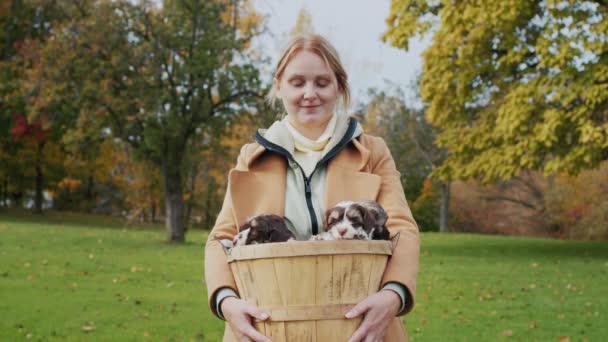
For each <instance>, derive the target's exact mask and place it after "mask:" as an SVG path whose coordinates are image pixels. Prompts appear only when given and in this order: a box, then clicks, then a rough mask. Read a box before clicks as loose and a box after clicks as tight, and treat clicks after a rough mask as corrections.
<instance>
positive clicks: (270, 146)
mask: <svg viewBox="0 0 608 342" xmlns="http://www.w3.org/2000/svg"><path fill="white" fill-rule="evenodd" d="M269 99H270V100H271V102H274V101H275V100H276V99H280V100H281V102H282V104H283V107H284V108H285V110H286V112H287V116H286V117H285V119H283V120H281V121H277V122H275V123H274V124H273V125H272V126H271V127H270V128H269V129H267V130H258V132H257V133H256V135H255V141H256V142H255V143H251V144H247V145H245V146H243V148H242V149H241V153H240V155H239V157H238V160H237V165H236V167H235V168H234V169H232V170H231V171H230V174H229V180H228V190H227V192H226V197H225V199H224V204H223V207H222V210H221V211H220V213H219V216H218V218H217V221H216V224H215V226H214V228H213V230H212V232H211V233H210V234H209V239H208V241H207V245H206V249H205V276H206V281H207V289H208V293H209V305H210V307H211V310H212V311H213V313H214V314H216V315H217V316H218V317H220V318H224V319H225V320H226V321H227V322H228V325H227V328H226V331H225V335H224V341H234V340H239V341H269V339H268V338H267V337H265V336H264V335H262V334H261V333H259V332H257V331H256V330H255V329H254V328H253V326H252V324H251V320H252V319H253V318H257V319H261V320H265V319H267V318H268V314H267V313H265V312H263V311H262V310H260V309H259V308H257V307H255V306H254V305H251V304H249V303H247V302H245V301H243V300H241V299H239V297H238V294H237V290H236V285H235V281H234V278H233V277H232V274H231V272H230V269H229V267H228V264H227V262H226V257H225V254H224V252H223V250H222V247H221V245H220V244H219V242H218V241H217V240H220V239H232V238H233V237H234V235H235V234H237V232H238V226H239V225H240V224H242V223H243V222H244V221H245V219H246V218H247V217H249V216H253V215H258V214H263V213H270V214H277V215H283V216H286V217H287V218H288V219H289V220H290V221H291V222H292V223H294V225H293V226H294V227H295V228H294V229H295V230H296V231H294V233H295V234H296V237H297V238H298V240H307V239H308V238H309V237H310V236H311V235H314V234H317V233H318V232H319V230H321V228H322V227H320V226H319V225H320V223H321V222H322V213H323V212H324V210H325V209H327V208H330V207H332V206H334V205H335V204H336V203H338V202H340V201H344V200H351V201H356V200H362V199H372V200H376V201H378V202H379V203H380V204H381V205H382V206H383V207H384V209H385V210H386V212H387V213H388V216H389V220H388V222H387V227H388V229H389V230H390V231H391V235H392V236H394V235H395V234H397V233H400V236H399V241H398V244H397V247H396V248H395V250H394V251H393V256H392V257H391V258H390V260H389V262H388V264H387V267H386V270H385V272H384V275H383V279H382V285H381V287H382V289H381V290H380V291H379V292H377V293H375V294H373V295H370V296H369V297H367V298H366V299H365V300H363V301H361V302H360V303H359V304H357V305H356V306H355V307H354V308H353V309H352V310H351V311H349V312H348V313H347V314H346V318H354V317H358V316H363V320H362V322H361V324H360V326H359V328H358V329H357V330H356V331H355V332H354V334H353V336H352V337H351V339H350V341H353V342H354V341H382V340H383V338H384V340H385V341H405V340H406V335H405V331H404V329H403V324H402V323H401V320H400V318H398V317H397V316H399V315H404V314H406V313H407V312H409V311H410V310H411V309H412V307H413V304H414V297H413V296H414V294H415V285H416V273H417V271H418V254H419V237H418V227H417V225H416V222H415V221H414V219H413V217H412V214H411V211H410V209H409V207H408V205H407V202H406V200H405V195H404V193H403V188H402V186H401V183H400V178H399V172H398V171H397V169H396V168H395V162H394V161H393V159H392V157H391V155H390V152H389V150H388V148H387V146H386V144H385V143H384V141H383V140H382V139H381V138H376V137H372V136H369V135H366V134H364V133H363V130H362V128H361V126H360V125H359V124H358V123H357V121H356V120H355V119H354V118H351V117H348V115H346V114H340V113H338V112H337V110H336V107H337V105H338V102H341V105H343V106H344V108H347V106H348V101H349V87H348V82H347V75H346V72H345V71H344V68H343V67H342V64H341V62H340V60H339V58H338V54H337V52H336V50H335V48H334V47H333V46H331V44H330V43H329V42H327V41H326V40H325V39H324V38H323V37H321V36H318V35H307V36H298V37H295V38H294V39H292V41H291V42H290V43H289V44H288V46H287V48H286V49H285V51H284V52H283V54H282V56H281V58H280V59H279V62H278V64H277V69H276V72H275V77H274V84H273V89H272V91H271V93H270V94H269ZM228 327H229V328H228Z"/></svg>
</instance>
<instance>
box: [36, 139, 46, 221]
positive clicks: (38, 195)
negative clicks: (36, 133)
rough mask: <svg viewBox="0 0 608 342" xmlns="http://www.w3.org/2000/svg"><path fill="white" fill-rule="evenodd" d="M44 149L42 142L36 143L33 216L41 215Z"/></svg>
mask: <svg viewBox="0 0 608 342" xmlns="http://www.w3.org/2000/svg"><path fill="white" fill-rule="evenodd" d="M43 149H44V142H39V143H38V149H37V151H36V165H35V166H34V168H35V170H36V186H35V187H36V193H35V195H34V214H42V201H43V199H44V198H43V194H42V191H43V187H44V176H43V174H42V150H43Z"/></svg>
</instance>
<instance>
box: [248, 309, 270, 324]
mask: <svg viewBox="0 0 608 342" xmlns="http://www.w3.org/2000/svg"><path fill="white" fill-rule="evenodd" d="M245 312H247V313H248V314H249V315H251V316H253V317H255V318H257V319H259V320H261V321H265V320H267V319H268V317H269V316H268V314H267V313H265V312H264V311H262V310H261V309H260V308H258V307H257V306H254V305H247V308H246V309H245Z"/></svg>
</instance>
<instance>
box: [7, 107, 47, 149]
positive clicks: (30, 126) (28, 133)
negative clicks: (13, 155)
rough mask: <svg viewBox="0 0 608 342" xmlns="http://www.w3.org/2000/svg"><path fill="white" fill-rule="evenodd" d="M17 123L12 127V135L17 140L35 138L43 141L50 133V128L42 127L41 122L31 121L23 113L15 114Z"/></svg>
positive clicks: (14, 118) (37, 140)
mask: <svg viewBox="0 0 608 342" xmlns="http://www.w3.org/2000/svg"><path fill="white" fill-rule="evenodd" d="M13 121H14V122H15V125H14V126H13V128H11V135H12V136H13V140H14V141H15V142H17V141H20V140H25V139H33V140H34V141H35V142H37V143H39V142H41V141H43V140H44V139H45V138H46V136H47V135H48V133H49V130H48V129H44V128H42V124H41V123H40V122H33V123H29V122H28V120H27V117H26V116H25V115H23V114H15V115H13Z"/></svg>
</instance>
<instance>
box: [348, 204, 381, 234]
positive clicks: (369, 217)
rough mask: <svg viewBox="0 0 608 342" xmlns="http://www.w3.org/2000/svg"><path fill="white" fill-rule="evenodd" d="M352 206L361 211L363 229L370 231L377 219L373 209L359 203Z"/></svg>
mask: <svg viewBox="0 0 608 342" xmlns="http://www.w3.org/2000/svg"><path fill="white" fill-rule="evenodd" d="M351 207H352V208H353V209H355V210H357V211H358V212H359V215H360V216H361V223H362V224H363V229H364V230H365V231H367V232H369V231H370V230H371V229H372V228H374V224H375V223H376V220H375V218H374V213H373V212H372V211H371V210H369V209H367V208H366V207H364V206H362V205H359V204H353V205H352V206H351Z"/></svg>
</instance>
